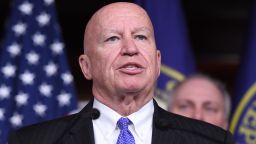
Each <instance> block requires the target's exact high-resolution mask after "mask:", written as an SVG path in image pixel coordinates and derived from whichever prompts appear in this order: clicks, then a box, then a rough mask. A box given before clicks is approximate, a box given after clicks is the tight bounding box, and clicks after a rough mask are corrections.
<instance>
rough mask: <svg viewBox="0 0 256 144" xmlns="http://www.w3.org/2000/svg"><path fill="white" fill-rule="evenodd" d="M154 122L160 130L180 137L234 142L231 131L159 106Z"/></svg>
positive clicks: (156, 109)
mask: <svg viewBox="0 0 256 144" xmlns="http://www.w3.org/2000/svg"><path fill="white" fill-rule="evenodd" d="M154 124H155V126H156V129H158V131H159V132H164V133H167V135H169V134H174V133H175V134H177V136H179V137H180V138H186V139H188V138H191V139H194V140H195V139H197V140H200V141H201V140H202V141H205V142H207V141H211V142H215V143H232V142H231V141H232V136H231V133H230V132H228V131H226V130H224V129H222V128H220V127H217V126H214V125H212V124H209V123H206V122H203V121H199V120H195V119H190V118H187V117H183V116H180V115H177V114H174V113H170V112H168V111H165V110H163V109H162V108H160V107H158V106H157V107H156V108H155V113H154ZM229 141H230V142H229Z"/></svg>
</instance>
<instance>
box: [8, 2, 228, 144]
mask: <svg viewBox="0 0 256 144" xmlns="http://www.w3.org/2000/svg"><path fill="white" fill-rule="evenodd" d="M79 63H80V67H81V69H82V71H83V74H84V76H85V77H86V79H89V80H90V79H92V81H93V86H92V92H93V96H94V99H93V100H91V101H90V103H89V104H88V105H87V106H85V108H84V109H83V110H82V111H81V112H79V113H77V114H74V115H71V116H67V117H64V118H60V119H56V120H51V121H47V122H44V123H40V124H35V125H32V126H28V127H25V128H22V129H19V130H18V131H16V132H15V133H12V135H11V136H10V139H9V144H94V143H96V144H115V143H116V144H135V143H136V144H150V143H152V144H167V143H170V144H186V143H189V144H219V143H223V144H231V143H232V138H231V134H230V133H229V132H228V131H225V130H223V129H221V128H218V127H215V126H213V125H210V124H207V123H204V122H200V121H197V120H192V119H189V118H185V117H182V116H178V115H175V114H172V113H169V112H167V111H165V110H163V109H161V108H160V107H159V106H158V105H157V103H156V102H155V101H154V100H153V96H154V90H155V89H154V88H155V83H156V80H157V78H158V76H159V74H160V65H161V55H160V51H158V50H157V49H156V45H155V38H154V31H153V26H152V23H151V21H150V19H149V17H148V15H147V13H146V12H145V10H143V9H142V8H141V7H139V6H138V5H135V4H132V3H125V2H118V3H113V4H110V5H107V6H105V7H103V8H101V9H100V10H98V11H97V12H96V13H95V14H94V15H93V16H92V18H91V19H90V21H89V22H88V24H87V26H86V29H85V35H84V54H83V55H81V56H80V57H79Z"/></svg>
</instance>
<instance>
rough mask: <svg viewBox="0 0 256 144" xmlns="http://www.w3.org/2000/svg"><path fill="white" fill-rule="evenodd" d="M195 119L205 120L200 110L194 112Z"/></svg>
mask: <svg viewBox="0 0 256 144" xmlns="http://www.w3.org/2000/svg"><path fill="white" fill-rule="evenodd" d="M193 118H194V119H197V120H204V117H203V111H202V110H200V109H198V110H196V111H194V116H193Z"/></svg>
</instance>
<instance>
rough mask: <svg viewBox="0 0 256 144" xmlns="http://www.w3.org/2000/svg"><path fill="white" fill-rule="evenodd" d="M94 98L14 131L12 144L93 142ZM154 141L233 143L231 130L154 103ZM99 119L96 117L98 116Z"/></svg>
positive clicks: (160, 143)
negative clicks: (76, 109)
mask: <svg viewBox="0 0 256 144" xmlns="http://www.w3.org/2000/svg"><path fill="white" fill-rule="evenodd" d="M92 103H93V102H92V101H91V102H90V103H89V104H88V105H87V106H85V108H84V109H83V110H81V112H79V113H77V114H74V115H71V116H67V117H64V118H59V119H55V120H51V121H47V122H43V123H40V124H35V125H31V126H28V127H25V128H21V129H19V130H17V131H16V132H13V133H12V134H11V135H10V137H9V144H94V133H93V124H92V119H93V118H95V116H94V113H92ZM154 107H155V108H154V109H155V111H154V116H153V135H152V144H231V143H233V142H232V136H231V134H230V133H229V132H227V131H225V130H223V129H221V128H218V127H216V126H213V125H210V124H207V123H204V122H201V121H197V120H193V119H189V118H185V117H182V116H179V115H176V114H173V113H169V112H167V111H165V110H163V109H162V108H160V107H159V106H158V105H157V103H156V102H154ZM96 118H97V116H96Z"/></svg>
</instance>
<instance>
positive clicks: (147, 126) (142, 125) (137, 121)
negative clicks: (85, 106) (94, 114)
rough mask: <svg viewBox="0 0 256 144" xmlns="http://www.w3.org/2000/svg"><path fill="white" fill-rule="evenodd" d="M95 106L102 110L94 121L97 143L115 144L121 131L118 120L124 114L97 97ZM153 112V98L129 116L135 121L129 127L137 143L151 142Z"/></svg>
mask: <svg viewBox="0 0 256 144" xmlns="http://www.w3.org/2000/svg"><path fill="white" fill-rule="evenodd" d="M93 108H96V109H98V110H99V111H100V117H99V118H98V119H95V120H93V121H92V122H93V131H94V139H95V144H115V143H116V142H117V139H118V136H119V133H120V130H119V128H118V127H117V121H118V120H119V118H121V117H122V116H121V115H120V114H118V113H117V112H115V111H114V110H112V109H111V108H109V107H107V106H106V105H104V104H102V103H101V102H99V101H98V100H96V99H94V102H93ZM153 113H154V104H153V100H151V101H149V102H148V103H147V104H145V105H144V106H143V107H142V108H141V109H140V110H139V111H137V112H135V113H133V114H131V115H129V116H127V117H128V118H129V119H130V120H131V121H132V123H133V124H132V125H129V127H128V128H129V130H130V131H131V133H132V135H133V137H134V139H135V143H136V144H151V139H152V123H153Z"/></svg>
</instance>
